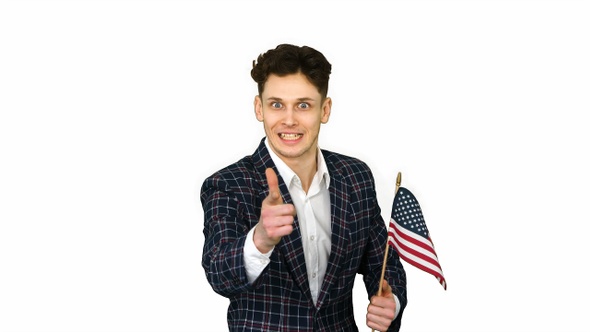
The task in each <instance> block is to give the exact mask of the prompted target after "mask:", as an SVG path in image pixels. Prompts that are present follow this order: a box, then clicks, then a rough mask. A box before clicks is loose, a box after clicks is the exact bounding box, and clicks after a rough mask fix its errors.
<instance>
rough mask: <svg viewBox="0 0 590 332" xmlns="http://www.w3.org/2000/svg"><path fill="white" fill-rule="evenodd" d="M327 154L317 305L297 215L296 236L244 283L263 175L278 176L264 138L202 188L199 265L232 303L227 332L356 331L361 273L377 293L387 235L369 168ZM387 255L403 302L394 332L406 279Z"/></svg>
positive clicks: (285, 192) (264, 192) (286, 193)
mask: <svg viewBox="0 0 590 332" xmlns="http://www.w3.org/2000/svg"><path fill="white" fill-rule="evenodd" d="M322 154H323V155H324V159H325V160H326V164H327V167H328V171H329V173H330V187H329V192H330V203H331V218H332V238H331V239H332V247H331V253H330V258H329V262H328V266H327V271H326V275H325V277H324V281H323V284H322V287H321V290H320V293H319V296H318V300H317V305H314V303H313V300H312V296H311V293H310V290H309V283H308V279H307V272H306V267H305V259H304V255H303V246H302V242H301V232H300V228H299V224H298V222H297V217H295V222H294V229H293V232H292V233H291V234H290V235H288V236H285V237H283V238H282V239H281V241H280V242H279V244H277V245H276V247H275V249H274V250H273V253H272V255H271V258H270V259H271V261H270V264H269V265H268V266H267V267H266V269H265V270H264V271H263V272H262V274H261V275H260V277H259V278H258V279H257V280H256V281H255V282H254V284H252V285H251V284H249V283H248V279H247V277H246V269H245V267H244V259H243V248H244V241H245V239H246V234H247V233H248V231H249V230H250V229H252V227H254V226H255V225H256V224H257V223H258V220H259V218H260V207H261V204H262V201H263V200H264V198H265V197H266V196H267V195H268V185H267V183H266V175H265V169H266V168H269V167H270V168H273V169H274V170H275V172H276V173H277V174H279V173H278V170H277V169H276V167H275V165H274V163H273V161H272V159H271V157H270V155H269V153H268V150H267V149H266V146H265V144H264V139H263V140H262V141H261V142H260V145H259V146H258V148H257V149H256V151H255V152H254V153H253V154H252V155H251V156H246V157H244V158H243V159H241V160H239V161H237V162H236V163H234V164H232V165H229V166H228V167H225V168H223V169H221V170H219V171H218V172H216V173H214V174H213V175H211V176H210V177H208V178H207V179H205V181H204V182H203V185H202V187H201V195H200V198H201V204H202V206H203V210H204V215H205V221H204V229H203V233H204V235H205V243H204V247H203V257H202V266H203V268H204V270H205V272H206V275H207V280H208V281H209V283H210V285H211V287H212V288H213V290H214V291H215V292H217V293H218V294H220V295H222V296H225V297H227V298H228V299H229V300H230V304H229V308H228V311H227V321H228V326H229V330H230V331H330V332H335V331H358V328H357V325H356V323H355V320H354V314H353V303H352V293H353V292H352V287H353V285H354V281H355V277H356V274H357V273H360V274H362V275H363V281H364V283H365V287H366V290H367V293H368V297H370V296H371V295H374V294H376V293H377V290H378V286H379V279H380V276H381V269H382V264H383V255H384V249H385V248H384V245H385V243H386V241H387V229H386V226H385V223H384V221H383V218H382V217H381V209H380V208H379V205H378V203H377V198H376V192H375V184H374V179H373V175H372V173H371V171H370V169H369V168H368V166H367V165H366V164H365V163H364V162H362V161H360V160H358V159H355V158H351V157H347V156H344V155H341V154H337V153H333V152H330V151H326V150H322ZM278 178H279V188H280V190H281V194H282V196H283V199H284V201H285V202H286V203H292V200H291V197H290V195H289V191H288V189H287V185H286V184H285V183H284V181H283V180H282V178H281V177H280V175H279V176H278ZM388 252H389V257H388V263H387V269H386V273H385V277H386V279H387V280H388V282H389V284H390V285H392V288H393V291H394V293H395V294H396V295H397V297H398V298H399V300H400V302H401V311H400V314H399V315H398V317H397V318H396V319H395V321H394V322H393V323H392V324H391V326H390V329H389V331H398V330H399V327H400V323H401V317H402V314H403V310H404V308H405V306H406V303H407V298H406V275H405V271H404V269H403V266H402V263H401V262H400V260H399V256H398V254H397V252H396V251H395V249H393V248H392V247H391V248H390V249H389V251H388ZM363 326H364V323H363Z"/></svg>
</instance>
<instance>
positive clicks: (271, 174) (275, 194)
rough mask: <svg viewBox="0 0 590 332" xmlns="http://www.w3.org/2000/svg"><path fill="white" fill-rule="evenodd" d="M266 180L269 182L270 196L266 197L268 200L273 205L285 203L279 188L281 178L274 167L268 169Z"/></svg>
mask: <svg viewBox="0 0 590 332" xmlns="http://www.w3.org/2000/svg"><path fill="white" fill-rule="evenodd" d="M266 182H267V183H268V197H266V201H267V202H269V203H270V204H272V205H278V204H283V199H282V198H281V191H280V190H279V179H278V178H277V174H276V173H275V171H274V170H273V169H272V168H267V169H266Z"/></svg>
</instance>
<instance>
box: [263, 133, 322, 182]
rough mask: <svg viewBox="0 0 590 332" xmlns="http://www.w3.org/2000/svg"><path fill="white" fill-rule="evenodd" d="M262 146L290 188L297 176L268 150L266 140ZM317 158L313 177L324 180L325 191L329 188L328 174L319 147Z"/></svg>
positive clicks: (268, 146)
mask: <svg viewBox="0 0 590 332" xmlns="http://www.w3.org/2000/svg"><path fill="white" fill-rule="evenodd" d="M264 145H266V149H267V150H268V153H269V154H270V158H271V159H272V161H273V162H274V163H275V165H276V166H277V170H278V171H279V174H280V175H281V177H282V178H283V180H284V181H285V183H286V184H287V187H289V186H291V181H293V178H295V177H296V176H297V174H295V172H293V170H292V169H291V168H290V167H289V166H287V164H285V162H284V161H283V160H282V159H281V158H280V157H279V156H277V154H276V153H275V152H274V151H273V150H272V149H271V148H270V145H269V143H268V138H267V139H265V140H264ZM317 156H318V157H317V163H318V165H317V166H318V171H317V172H316V174H315V175H314V176H319V177H320V180H324V183H325V185H326V189H328V188H329V187H330V173H329V172H328V167H327V166H326V161H325V160H324V155H323V154H322V151H321V150H320V148H319V147H318V152H317ZM320 183H321V181H320Z"/></svg>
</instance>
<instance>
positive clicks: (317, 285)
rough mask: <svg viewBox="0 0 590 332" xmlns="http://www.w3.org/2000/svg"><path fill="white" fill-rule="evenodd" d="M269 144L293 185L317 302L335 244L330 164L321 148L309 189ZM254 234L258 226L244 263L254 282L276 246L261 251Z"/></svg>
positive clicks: (249, 239)
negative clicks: (304, 187) (332, 236)
mask: <svg viewBox="0 0 590 332" xmlns="http://www.w3.org/2000/svg"><path fill="white" fill-rule="evenodd" d="M265 144H266V148H267V149H268V151H269V153H270V156H271V158H272V160H273V162H274V163H275V165H276V166H277V169H278V171H279V175H280V176H281V177H282V178H283V181H284V182H285V184H287V187H288V188H289V194H290V195H291V198H292V200H293V205H295V210H296V211H297V220H298V223H299V228H300V230H301V242H302V243H303V253H304V256H305V266H306V269H307V278H308V280H309V288H310V290H311V295H312V297H313V301H314V303H316V302H317V299H318V295H319V292H320V289H321V287H322V281H323V280H324V276H325V274H326V269H327V267H328V258H329V257H330V247H331V245H332V242H331V239H330V238H331V235H332V228H331V216H330V192H329V191H328V188H329V185H330V175H329V174H328V168H327V167H326V163H325V161H324V156H323V155H322V153H321V152H320V150H319V148H318V152H317V171H316V173H315V175H314V177H313V180H312V183H311V186H310V187H309V190H308V191H307V193H306V192H305V191H304V190H303V187H302V186H301V179H299V177H298V176H297V174H295V172H293V170H291V169H290V168H289V166H287V164H285V163H284V162H283V161H282V160H281V159H280V158H279V157H278V156H277V155H276V154H275V153H274V152H273V151H272V149H271V148H270V146H269V145H268V141H265ZM253 234H254V228H253V229H252V230H250V232H249V233H248V235H247V238H246V245H245V246H244V264H245V266H246V272H247V275H248V281H249V282H250V283H253V282H254V281H255V280H256V278H258V276H259V275H260V273H261V272H262V271H263V270H264V268H265V267H266V265H268V263H269V262H270V255H271V253H272V250H271V251H270V252H268V253H266V254H262V253H261V252H260V251H258V249H257V248H256V246H255V245H254V240H253Z"/></svg>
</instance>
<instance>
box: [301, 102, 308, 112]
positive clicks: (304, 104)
mask: <svg viewBox="0 0 590 332" xmlns="http://www.w3.org/2000/svg"><path fill="white" fill-rule="evenodd" d="M309 107H310V106H309V104H308V103H299V108H300V109H303V110H306V109H308V108H309Z"/></svg>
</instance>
